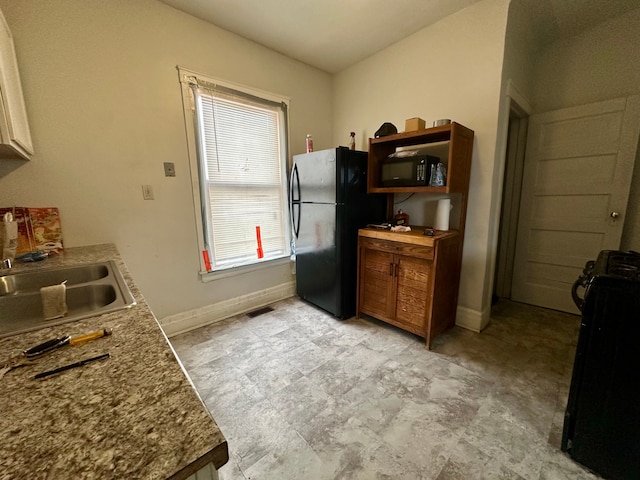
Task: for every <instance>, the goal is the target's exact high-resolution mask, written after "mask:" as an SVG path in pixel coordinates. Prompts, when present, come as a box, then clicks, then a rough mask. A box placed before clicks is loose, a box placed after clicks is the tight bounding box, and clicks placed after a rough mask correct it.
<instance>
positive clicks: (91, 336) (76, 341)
mask: <svg viewBox="0 0 640 480" xmlns="http://www.w3.org/2000/svg"><path fill="white" fill-rule="evenodd" d="M111 333H112V331H111V329H110V328H101V329H100V330H96V331H95V332H90V333H85V334H82V335H73V336H69V335H67V336H65V337H60V338H53V339H51V340H47V341H46V342H43V343H41V344H40V345H36V346H35V347H31V348H29V349H27V350H25V351H24V352H22V353H23V354H24V356H25V357H28V358H33V357H39V356H40V355H43V354H45V353H47V352H50V351H51V350H55V349H56V348H60V347H64V346H65V345H82V344H83V343H86V342H88V341H91V340H96V339H98V338H102V337H107V336H109V335H111Z"/></svg>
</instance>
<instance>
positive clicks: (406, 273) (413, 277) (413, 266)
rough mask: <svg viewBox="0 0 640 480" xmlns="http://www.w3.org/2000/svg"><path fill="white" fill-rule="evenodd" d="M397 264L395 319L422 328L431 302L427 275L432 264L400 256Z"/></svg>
mask: <svg viewBox="0 0 640 480" xmlns="http://www.w3.org/2000/svg"><path fill="white" fill-rule="evenodd" d="M397 264H398V267H397V269H398V278H397V281H398V285H397V293H396V320H398V321H399V322H403V323H408V324H411V325H415V326H418V327H420V328H423V327H424V324H425V323H424V320H425V315H426V312H427V308H428V306H429V305H430V304H431V294H430V292H431V290H430V288H429V280H430V278H429V276H430V274H431V265H432V264H431V262H430V261H427V260H422V259H418V258H409V257H402V256H399V257H397Z"/></svg>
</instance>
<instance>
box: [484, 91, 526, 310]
mask: <svg viewBox="0 0 640 480" xmlns="http://www.w3.org/2000/svg"><path fill="white" fill-rule="evenodd" d="M523 103H524V102H523ZM529 113H530V110H529V108H528V107H527V106H526V105H525V106H523V105H521V104H520V103H518V102H517V101H516V100H514V99H513V98H511V100H510V105H509V129H508V133H507V150H506V155H505V168H504V179H503V187H502V208H501V209H500V226H499V230H498V247H497V254H496V266H495V272H496V274H495V277H494V282H493V303H495V302H496V301H497V300H498V299H499V298H507V299H509V298H511V283H512V281H513V264H514V259H515V251H516V239H517V231H518V214H519V211H520V193H521V191H522V172H523V170H524V155H525V151H526V144H527V129H528V125H529Z"/></svg>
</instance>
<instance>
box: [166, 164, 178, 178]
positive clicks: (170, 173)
mask: <svg viewBox="0 0 640 480" xmlns="http://www.w3.org/2000/svg"><path fill="white" fill-rule="evenodd" d="M164 176H165V177H175V176H176V167H175V165H174V164H173V162H164Z"/></svg>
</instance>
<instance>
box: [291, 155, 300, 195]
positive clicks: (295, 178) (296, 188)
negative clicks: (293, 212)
mask: <svg viewBox="0 0 640 480" xmlns="http://www.w3.org/2000/svg"><path fill="white" fill-rule="evenodd" d="M289 192H290V195H291V201H290V202H289V203H291V204H292V203H294V202H296V203H297V202H300V175H299V174H298V164H297V163H294V164H293V168H292V169H291V179H290V180H289ZM296 193H297V194H298V196H297V198H296Z"/></svg>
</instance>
